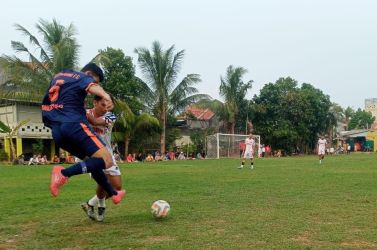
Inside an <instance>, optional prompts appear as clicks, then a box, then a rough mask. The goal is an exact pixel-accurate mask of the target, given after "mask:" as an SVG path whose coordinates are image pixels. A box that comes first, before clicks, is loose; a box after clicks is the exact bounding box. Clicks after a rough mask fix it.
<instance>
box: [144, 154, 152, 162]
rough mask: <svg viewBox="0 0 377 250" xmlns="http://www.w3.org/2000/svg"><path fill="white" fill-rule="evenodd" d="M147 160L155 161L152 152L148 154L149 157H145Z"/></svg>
mask: <svg viewBox="0 0 377 250" xmlns="http://www.w3.org/2000/svg"><path fill="white" fill-rule="evenodd" d="M145 161H146V162H154V158H153V156H152V154H148V156H147V158H145Z"/></svg>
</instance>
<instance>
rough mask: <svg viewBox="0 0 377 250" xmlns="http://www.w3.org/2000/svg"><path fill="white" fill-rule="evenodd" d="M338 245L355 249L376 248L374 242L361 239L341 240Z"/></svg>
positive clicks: (376, 245)
mask: <svg viewBox="0 0 377 250" xmlns="http://www.w3.org/2000/svg"><path fill="white" fill-rule="evenodd" d="M340 246H341V247H346V248H357V249H377V244H376V243H373V242H368V241H362V240H357V241H352V242H343V243H342V244H340Z"/></svg>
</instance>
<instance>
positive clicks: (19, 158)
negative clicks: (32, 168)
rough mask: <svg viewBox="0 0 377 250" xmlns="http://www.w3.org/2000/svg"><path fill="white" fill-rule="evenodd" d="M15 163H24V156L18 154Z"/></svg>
mask: <svg viewBox="0 0 377 250" xmlns="http://www.w3.org/2000/svg"><path fill="white" fill-rule="evenodd" d="M17 163H18V164H20V165H24V164H25V156H24V155H20V156H19V157H18V159H17Z"/></svg>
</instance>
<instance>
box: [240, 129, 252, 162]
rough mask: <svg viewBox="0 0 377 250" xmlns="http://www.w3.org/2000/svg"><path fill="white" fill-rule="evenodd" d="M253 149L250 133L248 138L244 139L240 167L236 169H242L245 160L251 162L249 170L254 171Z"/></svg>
mask: <svg viewBox="0 0 377 250" xmlns="http://www.w3.org/2000/svg"><path fill="white" fill-rule="evenodd" d="M254 147H255V140H254V138H253V134H252V133H250V134H249V137H248V138H246V139H245V150H244V153H243V158H242V163H241V166H239V167H238V168H239V169H243V167H244V165H245V161H246V159H250V160H251V163H250V168H251V169H254Z"/></svg>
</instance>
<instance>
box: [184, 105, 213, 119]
mask: <svg viewBox="0 0 377 250" xmlns="http://www.w3.org/2000/svg"><path fill="white" fill-rule="evenodd" d="M186 113H191V114H192V115H193V116H194V117H195V118H196V119H198V120H202V121H208V120H211V118H212V117H213V116H214V115H215V113H213V112H212V111H211V110H210V109H208V108H207V109H201V108H197V107H194V106H190V107H188V108H187V109H186Z"/></svg>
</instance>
